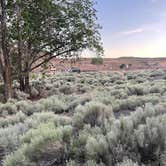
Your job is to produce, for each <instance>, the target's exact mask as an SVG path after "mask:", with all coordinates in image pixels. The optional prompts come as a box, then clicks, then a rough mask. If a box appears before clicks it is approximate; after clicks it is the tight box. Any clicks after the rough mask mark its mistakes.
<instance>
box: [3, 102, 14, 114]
mask: <svg viewBox="0 0 166 166" xmlns="http://www.w3.org/2000/svg"><path fill="white" fill-rule="evenodd" d="M16 112H17V107H16V106H15V104H14V103H12V102H7V103H5V104H1V105H0V113H1V114H2V115H8V114H10V115H12V114H15V113H16Z"/></svg>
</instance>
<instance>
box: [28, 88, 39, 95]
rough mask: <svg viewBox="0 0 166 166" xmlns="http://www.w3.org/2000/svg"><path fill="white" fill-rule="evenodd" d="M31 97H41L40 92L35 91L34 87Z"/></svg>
mask: <svg viewBox="0 0 166 166" xmlns="http://www.w3.org/2000/svg"><path fill="white" fill-rule="evenodd" d="M30 95H31V97H37V96H38V95H39V92H38V90H37V89H35V88H34V87H32V88H31V91H30Z"/></svg>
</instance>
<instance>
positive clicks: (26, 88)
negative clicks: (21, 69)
mask: <svg viewBox="0 0 166 166" xmlns="http://www.w3.org/2000/svg"><path fill="white" fill-rule="evenodd" d="M25 92H26V93H30V84H29V71H27V72H26V74H25Z"/></svg>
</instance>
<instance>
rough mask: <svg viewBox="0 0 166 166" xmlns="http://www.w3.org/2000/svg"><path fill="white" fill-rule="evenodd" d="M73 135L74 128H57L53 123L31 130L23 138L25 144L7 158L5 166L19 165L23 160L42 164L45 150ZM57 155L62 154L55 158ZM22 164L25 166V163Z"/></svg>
mask: <svg viewBox="0 0 166 166" xmlns="http://www.w3.org/2000/svg"><path fill="white" fill-rule="evenodd" d="M71 134H72V128H71V127H70V126H65V127H59V128H56V127H55V126H54V124H53V123H48V124H41V125H39V127H38V128H37V129H31V130H29V131H28V132H27V133H26V134H25V136H24V137H23V138H22V139H23V142H24V143H23V145H22V146H21V147H20V148H19V149H18V150H17V151H16V152H15V153H12V154H10V155H9V156H7V158H6V160H5V161H4V165H5V166H10V165H11V166H13V165H14V164H16V165H17V164H18V165H19V164H20V162H22V161H23V159H24V160H25V161H28V163H29V162H30V163H31V164H32V163H34V162H35V163H37V162H40V160H41V159H42V154H43V148H44V149H45V148H46V147H47V145H48V144H50V143H51V142H52V143H53V142H56V143H60V141H62V140H64V139H68V138H70V135H71ZM57 150H58V149H57ZM18 154H19V156H18ZM56 155H62V154H55V156H54V157H56V158H58V156H56ZM59 157H61V156H59ZM21 164H23V166H24V163H21ZM25 166H26V165H25Z"/></svg>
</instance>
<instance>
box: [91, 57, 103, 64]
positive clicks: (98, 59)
mask: <svg viewBox="0 0 166 166" xmlns="http://www.w3.org/2000/svg"><path fill="white" fill-rule="evenodd" d="M91 64H93V65H102V64H103V58H101V57H97V58H92V61H91Z"/></svg>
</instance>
